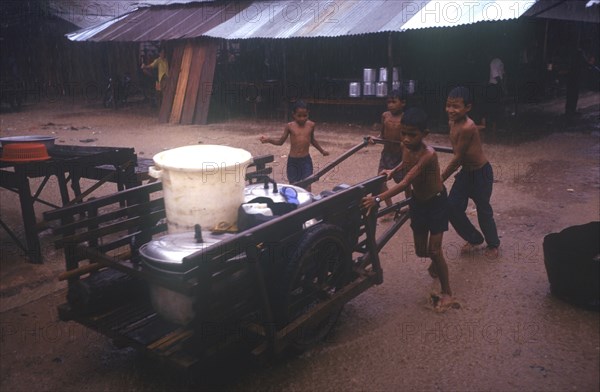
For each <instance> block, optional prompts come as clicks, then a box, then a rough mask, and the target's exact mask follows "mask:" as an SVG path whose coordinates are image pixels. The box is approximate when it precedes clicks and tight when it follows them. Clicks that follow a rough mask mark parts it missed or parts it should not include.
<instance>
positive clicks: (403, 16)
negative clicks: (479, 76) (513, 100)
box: [205, 0, 534, 39]
mask: <svg viewBox="0 0 600 392" xmlns="http://www.w3.org/2000/svg"><path fill="white" fill-rule="evenodd" d="M533 3H534V1H532V0H511V1H506V0H478V1H438V0H433V1H398V0H369V1H367V0H347V1H321V2H314V1H294V2H287V3H286V2H278V3H273V2H270V1H255V2H253V4H252V6H251V7H248V8H247V9H246V10H245V11H244V12H242V13H240V14H238V15H236V17H235V18H231V19H229V20H228V21H227V22H225V23H222V24H220V25H219V26H217V27H215V28H214V29H212V30H210V31H207V32H206V33H205V34H206V35H207V36H211V37H218V38H225V39H247V38H297V37H336V36H344V35H358V34H369V33H382V32H390V31H405V30H411V29H420V28H429V27H450V26H458V25H464V24H471V23H477V22H482V21H496V20H506V19H514V18H518V17H519V16H521V14H522V13H523V12H525V10H527V8H529V6H531V5H532V4H533Z"/></svg>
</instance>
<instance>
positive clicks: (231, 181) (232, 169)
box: [148, 145, 252, 233]
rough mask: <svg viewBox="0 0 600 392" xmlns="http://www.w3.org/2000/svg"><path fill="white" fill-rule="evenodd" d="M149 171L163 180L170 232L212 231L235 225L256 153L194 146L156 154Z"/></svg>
mask: <svg viewBox="0 0 600 392" xmlns="http://www.w3.org/2000/svg"><path fill="white" fill-rule="evenodd" d="M153 160H154V165H155V166H151V167H149V170H148V174H150V176H152V177H154V178H158V179H160V180H161V181H162V183H163V194H164V200H165V209H166V214H167V225H168V231H169V233H180V232H185V231H193V230H194V225H196V224H199V225H200V226H201V227H202V228H206V229H207V230H210V229H211V228H213V227H215V226H216V225H218V224H220V223H221V222H226V223H228V224H234V223H236V220H237V212H238V207H239V206H240V205H241V204H242V203H243V202H244V186H245V176H246V168H247V167H248V165H249V164H250V163H251V162H252V155H251V154H250V153H249V152H248V151H246V150H243V149H240V148H233V147H228V146H218V145H194V146H184V147H178V148H174V149H172V150H166V151H163V152H160V153H158V154H156V155H155V156H154V157H153Z"/></svg>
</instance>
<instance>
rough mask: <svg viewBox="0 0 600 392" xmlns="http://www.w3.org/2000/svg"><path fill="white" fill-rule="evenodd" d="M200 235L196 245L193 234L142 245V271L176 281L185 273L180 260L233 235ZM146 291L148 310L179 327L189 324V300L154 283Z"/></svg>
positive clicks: (191, 317)
mask: <svg viewBox="0 0 600 392" xmlns="http://www.w3.org/2000/svg"><path fill="white" fill-rule="evenodd" d="M201 234H202V236H201V237H202V238H201V241H200V242H199V241H198V240H197V237H198V234H197V233H195V232H185V233H176V234H167V235H165V236H163V237H161V238H159V239H157V240H153V241H150V242H148V243H145V244H144V245H142V246H141V247H140V254H141V255H142V257H143V261H142V265H143V267H144V269H146V270H147V271H149V272H150V273H153V274H157V275H160V276H161V277H163V278H178V277H179V276H180V275H182V274H183V273H184V272H185V271H182V268H181V267H182V260H183V258H184V257H186V256H189V255H191V254H193V253H196V252H197V251H199V250H202V249H204V248H207V247H210V246H212V245H214V244H216V243H218V242H220V241H223V240H225V239H228V238H231V237H232V236H233V235H234V234H229V233H223V234H214V233H211V232H209V231H201ZM149 289H150V300H151V302H152V307H153V308H154V310H155V311H156V312H157V313H158V314H159V315H161V316H162V317H163V318H165V319H166V320H168V321H171V322H173V323H176V324H180V325H186V324H188V323H189V322H190V321H192V319H193V318H194V315H195V312H194V307H193V302H194V301H193V298H192V297H189V296H187V295H184V294H181V293H178V292H176V291H173V290H169V289H167V288H165V287H163V286H159V285H157V284H150V287H149Z"/></svg>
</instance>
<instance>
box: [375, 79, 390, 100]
mask: <svg viewBox="0 0 600 392" xmlns="http://www.w3.org/2000/svg"><path fill="white" fill-rule="evenodd" d="M375 95H376V96H378V97H387V95H388V92H387V82H377V86H376V91H375Z"/></svg>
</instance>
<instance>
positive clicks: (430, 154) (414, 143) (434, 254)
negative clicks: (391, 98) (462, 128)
mask: <svg viewBox="0 0 600 392" xmlns="http://www.w3.org/2000/svg"><path fill="white" fill-rule="evenodd" d="M400 130H401V132H400V137H401V141H402V145H401V147H402V157H403V160H402V163H400V165H398V166H396V167H395V168H394V169H391V170H384V171H383V173H385V174H386V175H387V178H388V179H390V178H392V176H393V175H394V174H396V173H398V172H402V174H403V178H402V180H401V181H400V182H399V183H398V184H396V185H395V186H394V187H393V188H391V189H388V190H386V191H384V192H382V193H380V194H379V195H377V196H367V197H364V198H363V199H362V203H361V205H362V207H363V208H365V209H369V208H372V207H373V206H375V205H379V204H380V203H381V201H382V200H385V199H388V198H390V197H392V196H394V195H397V194H398V193H400V192H402V191H405V190H407V189H409V188H410V189H411V190H412V198H411V200H410V204H409V210H410V218H411V223H410V227H411V229H412V231H413V237H414V241H415V252H416V254H417V256H419V257H429V258H430V259H431V264H430V266H429V268H428V271H429V274H430V275H431V276H432V277H433V278H438V279H439V280H440V284H441V289H442V290H441V295H440V296H439V300H438V302H437V304H436V307H437V308H439V309H443V308H445V307H447V306H449V305H451V304H453V302H454V301H453V299H452V292H451V290H450V281H449V278H448V266H447V264H446V260H445V259H444V254H443V251H442V238H443V236H444V232H445V231H447V230H448V205H447V194H446V189H445V188H444V185H443V183H442V178H441V176H440V165H439V162H438V157H437V154H436V153H435V150H434V149H433V148H432V147H430V146H428V145H427V144H425V143H424V142H423V139H424V138H425V136H427V134H428V133H429V131H428V130H427V116H426V114H425V112H424V111H422V110H421V109H417V108H412V109H409V110H407V111H406V112H405V113H404V116H403V117H402V121H401V125H400Z"/></svg>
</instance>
